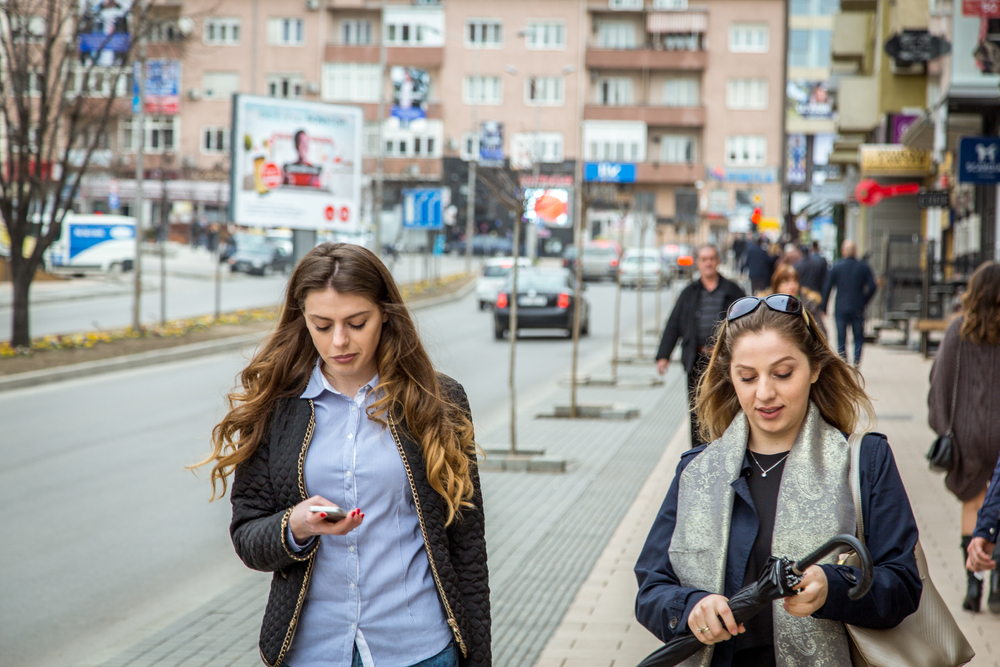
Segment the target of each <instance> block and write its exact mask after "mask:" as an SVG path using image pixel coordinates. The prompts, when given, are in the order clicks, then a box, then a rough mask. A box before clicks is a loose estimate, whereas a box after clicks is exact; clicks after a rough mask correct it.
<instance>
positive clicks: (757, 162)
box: [726, 136, 767, 167]
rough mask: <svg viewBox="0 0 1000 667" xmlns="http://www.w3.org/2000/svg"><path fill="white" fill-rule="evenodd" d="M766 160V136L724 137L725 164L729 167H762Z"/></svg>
mask: <svg viewBox="0 0 1000 667" xmlns="http://www.w3.org/2000/svg"><path fill="white" fill-rule="evenodd" d="M766 161H767V138H766V137H755V136H744V137H740V136H736V137H726V164H727V165H729V166H731V167H763V166H764V165H765V163H766Z"/></svg>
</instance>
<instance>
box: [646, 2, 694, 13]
mask: <svg viewBox="0 0 1000 667" xmlns="http://www.w3.org/2000/svg"><path fill="white" fill-rule="evenodd" d="M687 8H688V0H653V9H666V10H668V11H674V12H683V11H687Z"/></svg>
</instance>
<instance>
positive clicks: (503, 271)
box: [483, 266, 513, 278]
mask: <svg viewBox="0 0 1000 667" xmlns="http://www.w3.org/2000/svg"><path fill="white" fill-rule="evenodd" d="M512 268H513V267H512V266H487V267H486V270H485V271H483V276H485V277H486V278H502V277H504V276H506V275H507V274H508V273H510V270H511V269H512Z"/></svg>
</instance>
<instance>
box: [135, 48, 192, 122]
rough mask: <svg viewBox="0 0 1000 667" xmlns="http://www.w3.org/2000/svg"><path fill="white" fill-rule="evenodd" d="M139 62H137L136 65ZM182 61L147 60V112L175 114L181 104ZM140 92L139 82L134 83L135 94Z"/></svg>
mask: <svg viewBox="0 0 1000 667" xmlns="http://www.w3.org/2000/svg"><path fill="white" fill-rule="evenodd" d="M138 66H139V64H138V63H136V67H138ZM133 80H134V77H133ZM180 87H181V62H180V61H179V60H162V59H152V60H147V61H146V113H148V114H155V115H158V116H174V115H176V114H177V113H178V112H179V111H180V106H181V96H180ZM138 94H139V84H138V82H135V83H133V95H135V96H137V95H138Z"/></svg>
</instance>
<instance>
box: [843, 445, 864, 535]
mask: <svg viewBox="0 0 1000 667" xmlns="http://www.w3.org/2000/svg"><path fill="white" fill-rule="evenodd" d="M864 439H865V434H864V433H852V434H851V435H850V437H848V438H847V444H848V445H850V447H851V475H850V481H851V498H853V499H854V514H855V515H856V516H857V522H858V536H857V537H858V540H859V541H860V542H861V544H864V543H865V518H864V516H863V514H862V512H861V441H862V440H864Z"/></svg>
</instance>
